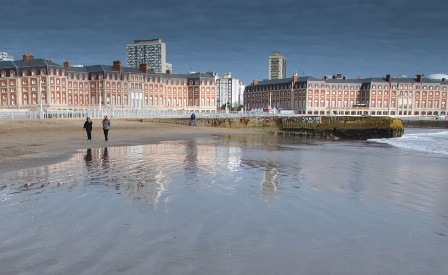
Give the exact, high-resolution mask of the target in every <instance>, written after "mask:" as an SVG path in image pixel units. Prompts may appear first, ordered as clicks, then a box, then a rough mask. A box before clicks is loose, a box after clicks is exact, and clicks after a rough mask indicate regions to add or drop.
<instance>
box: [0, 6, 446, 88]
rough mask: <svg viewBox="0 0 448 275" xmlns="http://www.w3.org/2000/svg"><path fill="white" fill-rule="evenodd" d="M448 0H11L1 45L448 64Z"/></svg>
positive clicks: (339, 70) (44, 54) (401, 67)
mask: <svg viewBox="0 0 448 275" xmlns="http://www.w3.org/2000/svg"><path fill="white" fill-rule="evenodd" d="M447 10H448V1H446V0H426V1H421V0H366V1H364V0H338V1H335V0H272V1H270V0H250V1H249V0H248V1H245V0H221V1H216V0H209V1H204V0H201V1H199V0H163V1H148V0H126V1H123V0H94V1H92V0H72V1H62V0H39V1H36V0H2V1H1V2H0V51H5V52H8V53H9V54H12V55H13V56H14V57H15V58H16V59H21V58H22V55H23V54H25V53H29V54H32V55H33V56H34V58H44V59H51V60H52V61H54V62H55V63H58V64H63V62H64V61H69V62H70V64H81V65H86V66H87V65H112V63H113V61H118V60H119V61H121V62H122V64H123V65H126V44H131V43H133V41H134V40H142V39H155V38H160V39H162V41H163V42H165V43H166V47H167V62H169V63H172V64H173V73H181V74H184V73H188V72H190V71H196V72H208V71H215V72H217V73H218V74H219V75H224V73H227V72H231V73H232V77H235V78H239V79H240V80H241V81H243V82H244V83H246V85H249V84H250V83H252V81H253V80H255V79H256V80H263V79H268V77H269V76H268V72H269V69H268V68H269V66H268V65H269V63H268V60H269V56H270V55H272V53H273V52H274V51H279V52H280V53H281V54H282V55H283V56H285V57H286V63H287V65H286V67H287V77H291V76H292V75H293V74H295V73H297V74H298V75H299V76H312V77H316V78H321V77H323V76H324V75H333V74H342V75H343V76H347V77H348V78H355V77H363V78H367V77H384V76H385V75H387V74H391V75H392V76H399V75H408V76H409V77H415V75H416V74H425V75H430V74H435V73H444V74H446V73H448V68H447V66H448V55H447V50H448V13H447Z"/></svg>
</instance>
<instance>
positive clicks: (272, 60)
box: [269, 52, 286, 79]
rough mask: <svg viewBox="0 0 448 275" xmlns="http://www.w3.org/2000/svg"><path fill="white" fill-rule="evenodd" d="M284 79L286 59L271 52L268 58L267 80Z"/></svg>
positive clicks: (278, 53) (277, 53)
mask: <svg viewBox="0 0 448 275" xmlns="http://www.w3.org/2000/svg"><path fill="white" fill-rule="evenodd" d="M285 77H286V58H285V57H284V56H283V55H281V54H280V52H273V53H272V55H271V56H269V79H283V78H285Z"/></svg>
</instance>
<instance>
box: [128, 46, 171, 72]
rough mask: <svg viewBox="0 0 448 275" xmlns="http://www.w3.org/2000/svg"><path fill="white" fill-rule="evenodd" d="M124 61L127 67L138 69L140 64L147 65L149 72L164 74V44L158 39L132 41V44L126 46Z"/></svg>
mask: <svg viewBox="0 0 448 275" xmlns="http://www.w3.org/2000/svg"><path fill="white" fill-rule="evenodd" d="M126 60H127V66H128V67H135V68H139V66H140V64H148V69H149V70H154V71H155V72H157V73H165V72H166V70H167V68H166V65H167V64H166V44H165V43H163V42H162V39H159V38H157V39H151V40H134V43H133V44H128V45H126Z"/></svg>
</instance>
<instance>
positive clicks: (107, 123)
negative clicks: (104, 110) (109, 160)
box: [103, 116, 110, 141]
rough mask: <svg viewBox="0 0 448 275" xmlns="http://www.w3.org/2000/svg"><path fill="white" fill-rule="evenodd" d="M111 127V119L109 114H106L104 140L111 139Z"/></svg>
mask: <svg viewBox="0 0 448 275" xmlns="http://www.w3.org/2000/svg"><path fill="white" fill-rule="evenodd" d="M109 129H110V120H109V119H108V118H107V116H104V119H103V132H104V140H105V141H108V140H109Z"/></svg>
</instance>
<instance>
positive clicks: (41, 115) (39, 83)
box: [37, 75, 43, 118]
mask: <svg viewBox="0 0 448 275" xmlns="http://www.w3.org/2000/svg"><path fill="white" fill-rule="evenodd" d="M37 81H38V83H37V85H38V87H37V88H38V90H39V105H40V113H39V114H40V118H43V106H42V105H43V104H42V75H39V78H38V79H37Z"/></svg>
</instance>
